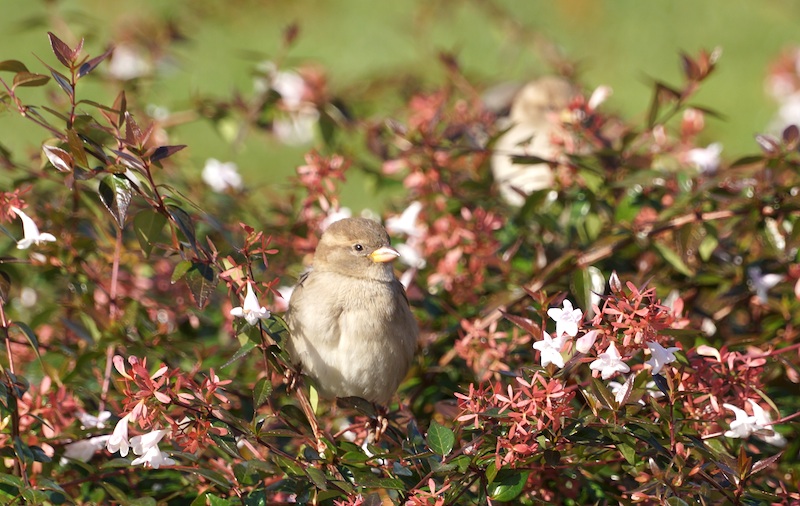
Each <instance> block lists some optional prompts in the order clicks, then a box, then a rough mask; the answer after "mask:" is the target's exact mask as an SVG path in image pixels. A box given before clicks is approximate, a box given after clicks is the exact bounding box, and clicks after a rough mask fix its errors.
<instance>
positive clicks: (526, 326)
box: [500, 311, 542, 336]
mask: <svg viewBox="0 0 800 506" xmlns="http://www.w3.org/2000/svg"><path fill="white" fill-rule="evenodd" d="M500 313H501V314H502V315H503V318H505V319H506V320H508V321H510V322H511V323H513V324H514V325H516V326H517V327H519V328H521V329H522V330H524V331H526V332H528V333H529V334H531V335H534V336H540V335H541V334H542V328H541V327H540V326H539V325H537V324H536V323H534V322H533V320H530V319H528V318H524V317H522V316H517V315H514V314H511V313H506V312H505V311H501V312H500Z"/></svg>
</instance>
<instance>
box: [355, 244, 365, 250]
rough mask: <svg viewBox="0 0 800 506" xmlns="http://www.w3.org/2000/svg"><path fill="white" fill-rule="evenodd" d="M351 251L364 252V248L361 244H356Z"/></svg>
mask: <svg viewBox="0 0 800 506" xmlns="http://www.w3.org/2000/svg"><path fill="white" fill-rule="evenodd" d="M353 249H354V250H356V251H364V246H362V245H361V244H356V245H355V246H353Z"/></svg>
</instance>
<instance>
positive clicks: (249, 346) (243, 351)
mask: <svg viewBox="0 0 800 506" xmlns="http://www.w3.org/2000/svg"><path fill="white" fill-rule="evenodd" d="M256 346H257V344H256V343H254V342H253V341H252V340H249V339H248V340H247V341H246V342H245V343H244V344H243V345H242V346H241V348H239V349H238V350H236V353H234V354H233V356H232V357H231V358H230V359H228V361H227V362H225V363H224V364H222V368H223V369H225V368H226V367H228V366H229V365H231V364H233V363H234V362H236V361H237V360H239V359H240V358H243V357H246V356H247V354H248V353H250V352H251V351H253V349H255V347H256Z"/></svg>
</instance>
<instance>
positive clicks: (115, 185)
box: [97, 174, 133, 228]
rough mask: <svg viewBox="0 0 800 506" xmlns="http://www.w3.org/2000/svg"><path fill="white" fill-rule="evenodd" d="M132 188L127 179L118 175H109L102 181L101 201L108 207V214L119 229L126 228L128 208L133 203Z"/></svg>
mask: <svg viewBox="0 0 800 506" xmlns="http://www.w3.org/2000/svg"><path fill="white" fill-rule="evenodd" d="M132 191H133V189H132V187H131V183H130V181H128V179H127V178H125V177H122V176H116V175H113V174H112V175H108V176H106V177H105V178H103V180H102V181H100V186H99V188H98V189H97V192H98V193H99V194H100V200H101V201H102V202H103V205H104V206H106V209H108V212H110V213H111V216H113V217H114V220H116V222H117V225H118V226H119V228H123V227H124V226H125V218H126V217H127V214H128V206H129V205H130V203H131V195H132Z"/></svg>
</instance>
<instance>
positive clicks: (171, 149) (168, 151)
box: [150, 145, 186, 162]
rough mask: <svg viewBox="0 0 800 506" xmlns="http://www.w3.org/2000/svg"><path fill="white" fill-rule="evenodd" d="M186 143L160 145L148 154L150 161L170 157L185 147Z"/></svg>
mask: <svg viewBox="0 0 800 506" xmlns="http://www.w3.org/2000/svg"><path fill="white" fill-rule="evenodd" d="M185 147H186V145H180V146H160V147H158V148H156V150H155V151H153V154H152V155H151V156H150V161H151V162H157V161H159V160H163V159H164V158H167V157H170V156H172V155H174V154H175V153H177V152H178V151H180V150H182V149H183V148H185Z"/></svg>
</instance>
